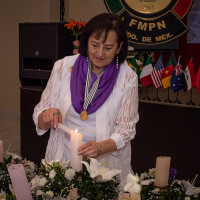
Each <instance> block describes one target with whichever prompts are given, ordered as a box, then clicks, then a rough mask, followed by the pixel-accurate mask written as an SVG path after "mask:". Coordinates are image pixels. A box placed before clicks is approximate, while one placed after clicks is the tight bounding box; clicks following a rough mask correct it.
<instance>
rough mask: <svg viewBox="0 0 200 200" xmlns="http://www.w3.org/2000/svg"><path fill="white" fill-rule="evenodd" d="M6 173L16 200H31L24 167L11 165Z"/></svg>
mask: <svg viewBox="0 0 200 200" xmlns="http://www.w3.org/2000/svg"><path fill="white" fill-rule="evenodd" d="M8 172H9V175H10V179H11V182H12V186H13V190H14V193H15V196H16V198H17V200H25V199H26V200H32V196H31V192H30V187H29V184H28V180H27V178H26V174H25V170H24V166H23V165H22V164H13V165H11V166H10V167H9V168H8Z"/></svg>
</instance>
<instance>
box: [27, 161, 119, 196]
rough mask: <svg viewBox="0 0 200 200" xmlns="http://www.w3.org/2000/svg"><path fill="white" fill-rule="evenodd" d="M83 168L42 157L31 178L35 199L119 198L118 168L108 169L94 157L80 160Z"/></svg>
mask: <svg viewBox="0 0 200 200" xmlns="http://www.w3.org/2000/svg"><path fill="white" fill-rule="evenodd" d="M83 164H84V165H85V166H86V167H85V166H83V170H82V171H80V172H77V171H75V170H74V169H72V168H71V167H70V161H68V162H65V161H64V160H56V161H51V162H47V161H46V160H42V162H41V167H40V169H39V171H38V173H37V175H35V176H34V177H33V178H32V180H31V181H30V188H31V192H32V194H33V196H34V198H35V199H38V200H40V199H50V200H51V199H57V200H58V199H60V200H61V199H62V200H64V199H67V200H69V199H70V200H76V199H81V200H84V199H85V200H87V199H88V200H90V199H91V200H92V199H97V200H98V199H104V200H107V199H109V200H112V199H117V197H118V190H117V189H118V185H119V183H118V182H117V179H116V175H117V174H118V173H120V172H121V171H120V170H109V169H108V168H106V167H105V165H103V166H101V165H100V164H99V163H98V162H97V161H96V160H95V159H90V160H87V161H86V160H85V161H83Z"/></svg>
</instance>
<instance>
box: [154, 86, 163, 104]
mask: <svg viewBox="0 0 200 200" xmlns="http://www.w3.org/2000/svg"><path fill="white" fill-rule="evenodd" d="M152 101H159V102H160V101H161V100H160V99H159V98H158V88H157V89H156V97H155V98H154V99H152Z"/></svg>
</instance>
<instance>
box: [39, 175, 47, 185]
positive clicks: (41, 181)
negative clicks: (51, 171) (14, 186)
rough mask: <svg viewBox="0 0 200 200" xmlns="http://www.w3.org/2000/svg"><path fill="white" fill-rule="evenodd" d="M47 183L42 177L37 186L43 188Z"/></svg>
mask: <svg viewBox="0 0 200 200" xmlns="http://www.w3.org/2000/svg"><path fill="white" fill-rule="evenodd" d="M46 183H47V179H46V178H45V177H42V178H41V179H40V181H39V186H41V187H43V186H45V185H46Z"/></svg>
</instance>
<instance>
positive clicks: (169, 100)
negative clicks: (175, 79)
mask: <svg viewBox="0 0 200 200" xmlns="http://www.w3.org/2000/svg"><path fill="white" fill-rule="evenodd" d="M167 90H168V91H167V99H166V100H165V101H164V102H166V103H172V100H171V99H169V87H168V88H167Z"/></svg>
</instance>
